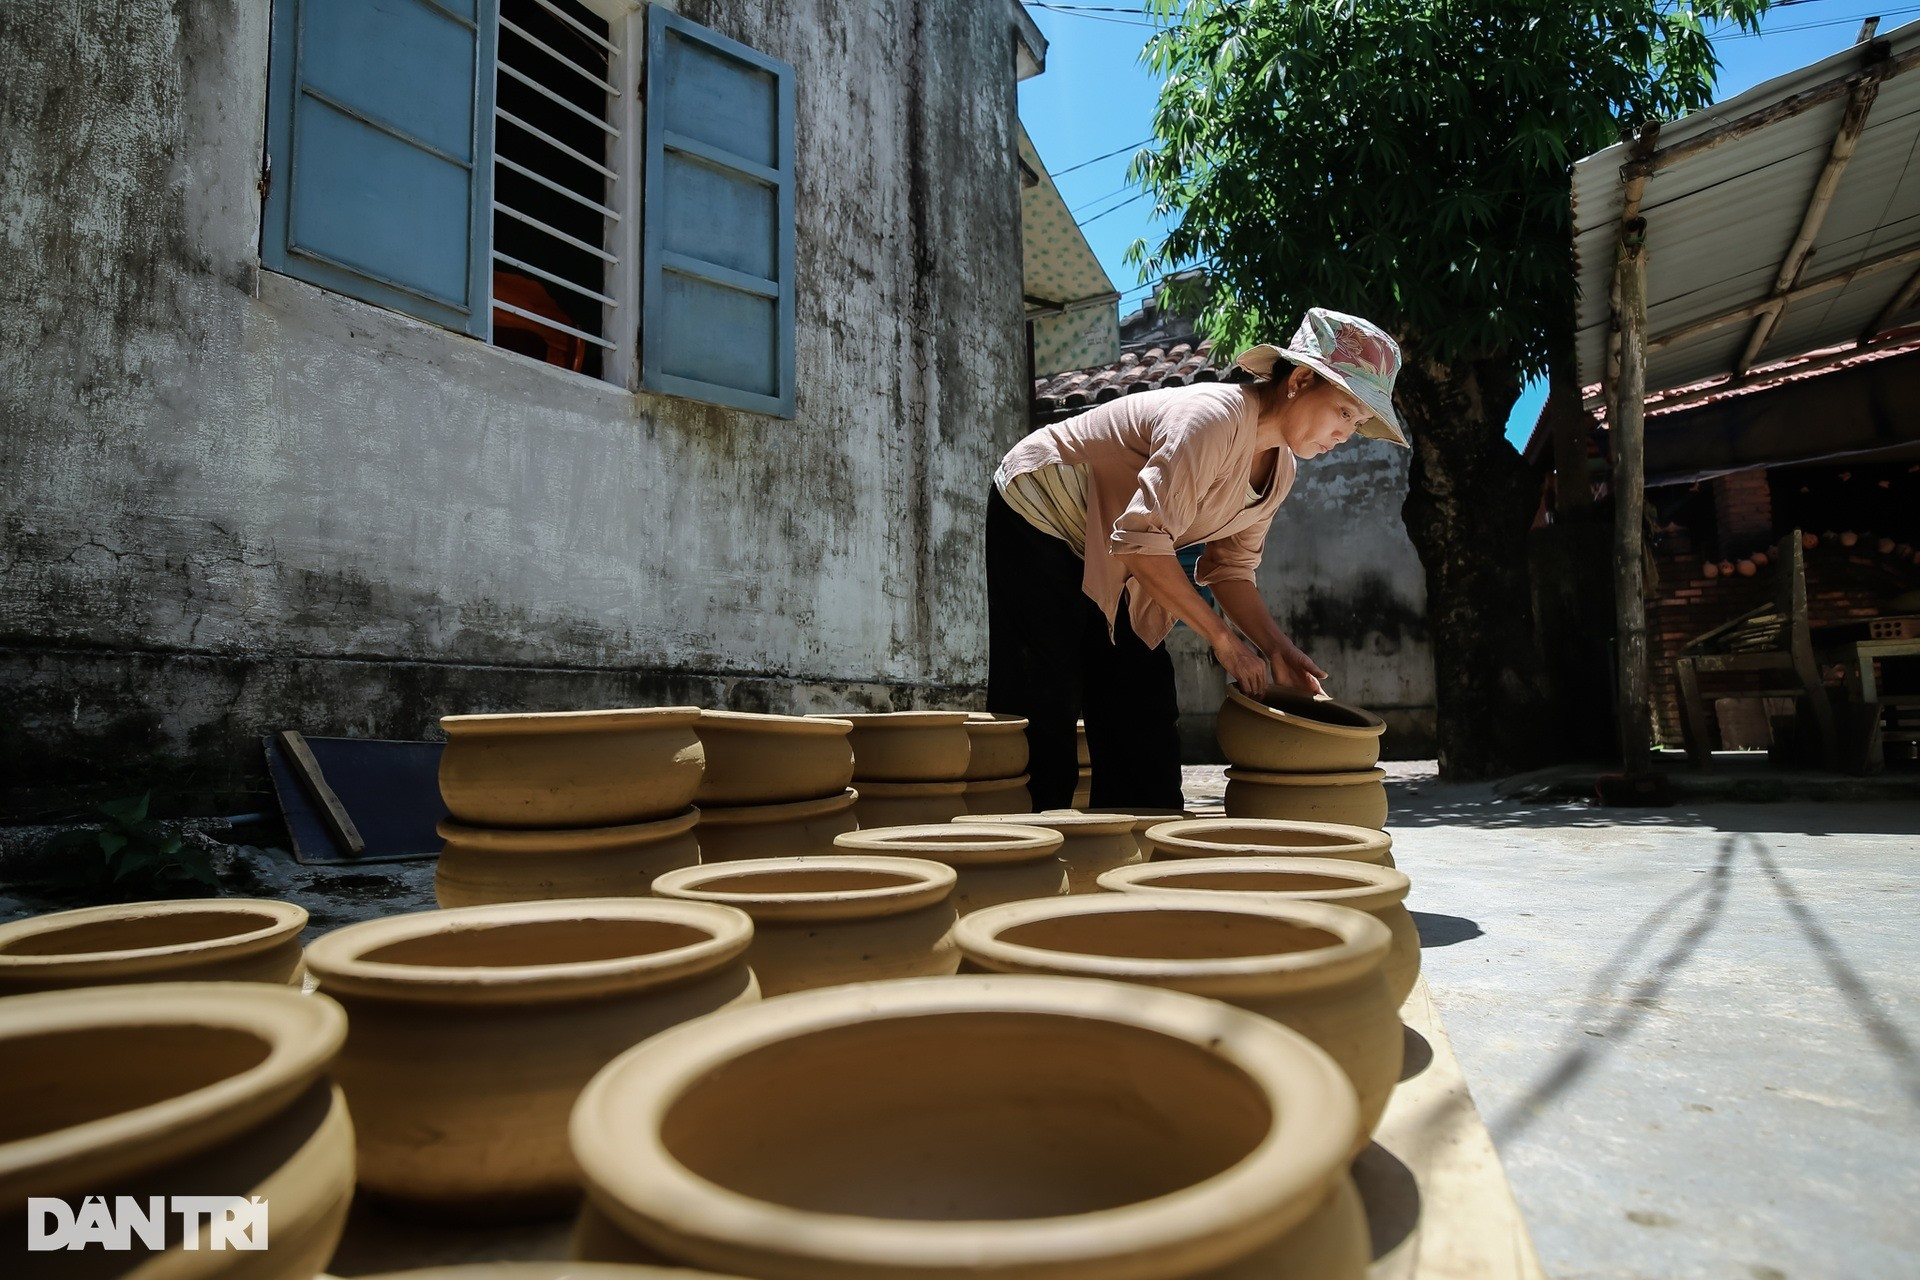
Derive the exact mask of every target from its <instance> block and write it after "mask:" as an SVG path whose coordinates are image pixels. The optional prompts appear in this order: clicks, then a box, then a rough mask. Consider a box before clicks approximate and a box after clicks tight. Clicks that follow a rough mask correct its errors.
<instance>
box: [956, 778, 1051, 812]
mask: <svg viewBox="0 0 1920 1280" xmlns="http://www.w3.org/2000/svg"><path fill="white" fill-rule="evenodd" d="M960 799H961V803H963V804H965V805H966V807H967V812H968V813H1032V812H1033V793H1032V792H1031V791H1028V790H1027V775H1026V774H1024V773H1023V774H1021V775H1020V776H1019V777H1017V778H988V779H985V780H983V781H980V782H969V783H967V784H966V788H965V790H963V791H962V792H961V794H960Z"/></svg>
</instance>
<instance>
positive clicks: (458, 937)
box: [308, 872, 759, 1216]
mask: <svg viewBox="0 0 1920 1280" xmlns="http://www.w3.org/2000/svg"><path fill="white" fill-rule="evenodd" d="M667 874H669V875H671V874H674V873H672V872H668V873H667ZM752 938H753V922H752V921H751V920H749V919H748V918H747V917H746V916H745V915H743V914H742V913H740V912H738V911H735V910H733V909H731V908H728V907H719V906H714V905H711V904H709V903H704V902H668V901H662V900H660V899H657V898H584V899H561V900H557V901H551V902H516V903H505V904H502V905H498V906H487V907H463V908H458V909H455V910H450V911H429V912H422V913H419V914H415V915H401V916H388V917H386V918H385V919H380V920H369V921H367V922H365V923H362V924H355V925H348V926H347V927H346V928H344V929H336V930H335V931H334V932H332V933H330V934H327V935H326V936H325V937H322V938H320V939H319V940H318V941H316V942H315V943H314V944H313V945H312V946H311V947H309V948H308V965H309V967H310V968H311V969H312V971H313V974H314V976H315V977H316V978H318V979H319V982H320V989H321V990H322V991H324V992H326V993H327V994H329V995H331V996H334V997H335V998H336V999H338V1000H339V1001H340V1003H341V1004H343V1005H344V1006H346V1009H347V1013H348V1016H349V1017H350V1019H351V1021H352V1030H351V1032H350V1033H349V1035H348V1037H347V1046H346V1051H345V1052H344V1053H343V1054H342V1055H341V1058H340V1064H339V1067H338V1069H337V1071H336V1074H337V1076H338V1078H339V1080H340V1083H341V1085H342V1087H344V1088H345V1089H346V1091H347V1100H348V1102H349V1104H350V1105H351V1106H352V1108H353V1120H354V1127H355V1129H356V1131H357V1132H358V1133H359V1135H360V1185H361V1186H362V1187H363V1188H364V1189H365V1190H367V1191H370V1192H373V1193H374V1194H376V1195H379V1196H382V1197H385V1198H388V1199H390V1200H396V1201H400V1202H403V1203H405V1204H407V1205H410V1206H412V1207H414V1208H416V1209H421V1210H428V1211H432V1212H435V1213H436V1214H441V1215H468V1216H483V1215H486V1216H492V1215H498V1214H509V1215H511V1214H525V1215H537V1214H540V1213H543V1212H551V1211H554V1210H556V1209H564V1208H565V1207H566V1206H567V1205H568V1204H569V1203H570V1202H571V1201H572V1198H573V1196H574V1194H575V1192H576V1190H577V1187H578V1174H577V1171H576V1169H575V1168H574V1165H573V1158H572V1156H571V1155H570V1154H569V1153H568V1150H567V1144H566V1134H565V1128H566V1117H567V1111H568V1109H569V1108H570V1107H571V1106H572V1105H573V1099H574V1097H575V1095H577V1094H578V1093H579V1091H580V1088H581V1086H582V1085H584V1084H585V1083H586V1082H587V1081H588V1079H590V1078H591V1077H592V1075H593V1073H594V1072H595V1071H598V1070H599V1069H600V1068H601V1067H602V1066H605V1065H606V1064H607V1062H609V1061H610V1060H611V1059H612V1058H613V1057H614V1056H615V1055H617V1054H619V1053H621V1052H623V1051H625V1050H626V1049H627V1048H629V1047H630V1046H632V1045H633V1044H634V1043H635V1042H637V1041H639V1040H643V1039H645V1038H646V1037H647V1036H650V1035H652V1034H654V1033H655V1032H657V1031H660V1030H662V1029H663V1028H665V1027H669V1026H672V1025H673V1024H674V1023H676V1022H684V1021H686V1020H687V1019H688V1018H696V1017H699V1016H700V1015H701V1014H704V1013H711V1012H712V1011H713V1010H715V1009H720V1008H724V1007H726V1006H727V1005H730V1004H737V1003H741V1002H743V1001H751V1000H756V999H758V998H759V988H758V987H757V986H756V985H755V983H754V979H753V973H752V972H751V971H750V970H749V969H748V968H747V963H746V959H745V956H746V950H747V944H748V943H749V942H750V941H751V940H752Z"/></svg>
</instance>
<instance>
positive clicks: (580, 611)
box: [0, 0, 1024, 813]
mask: <svg viewBox="0 0 1920 1280" xmlns="http://www.w3.org/2000/svg"><path fill="white" fill-rule="evenodd" d="M676 7H677V8H679V9H680V10H681V11H682V12H684V13H686V14H687V15H688V16H689V17H691V18H693V19H694V20H695V21H698V22H702V23H704V24H706V25H709V26H711V27H714V28H716V29H718V30H719V31H721V32H722V33H724V34H726V35H728V36H731V37H733V38H735V39H738V40H741V41H744V42H745V43H747V44H749V45H751V46H753V47H754V48H757V49H760V50H763V51H765V52H767V53H770V54H772V55H774V56H776V57H780V58H783V59H785V60H787V61H789V62H791V63H792V64H793V65H794V67H795V69H796V72H797V77H796V82H797V88H798V112H799V118H798V124H797V130H796V132H797V137H798V147H799V154H798V166H797V167H798V175H799V176H798V188H797V200H796V206H797V216H798V236H797V254H798V257H797V271H798V279H799V281H800V288H799V299H798V350H797V367H798V414H797V417H796V419H795V420H794V421H792V422H782V421H776V420H773V419H769V418H765V417H759V416H756V415H752V414H747V413H739V412H734V411H730V410H724V409H719V408H714V407H711V406H703V405H696V404H692V403H688V402H684V401H676V400H670V399H666V398H662V397H652V396H645V395H639V396H636V395H631V394H628V393H627V392H625V391H624V390H621V389H619V388H615V387H612V386H609V385H606V384H603V383H599V382H595V381H592V380H590V379H588V378H585V377H582V376H580V375H574V374H568V373H566V372H564V371H560V370H556V369H553V368H550V367H547V366H544V365H540V364H537V363H535V362H533V361H530V360H526V359H523V358H521V357H518V356H515V355H512V354H510V353H507V352H504V351H500V350H496V349H493V348H490V347H486V346H484V345H481V344H479V343H477V342H474V341H472V340H470V339H467V338H463V337H460V336H457V335H454V334H451V333H448V332H445V331H442V330H439V329H436V328H433V327H431V326H429V325H425V324H421V323H418V322H415V321H412V320H409V319H407V318H405V317H402V316H399V315H396V314H393V313H391V312H386V311H382V310H380V309H377V308H374V307H371V306H367V305H364V304H361V303H358V302H355V301H352V300H349V299H346V298H342V297H339V296H336V295H332V294H328V293H325V292H322V291H320V290H318V289H315V288H312V287H310V286H307V285H305V284H301V283H299V282H297V281H294V280H291V279H288V278H285V277H281V276H277V275H274V274H272V273H269V272H265V271H263V270H261V269H260V268H259V266H258V262H259V251H258V235H259V226H260V198H259V194H258V191H257V178H258V171H259V158H260V155H261V152H262V139H263V131H264V124H265V111H266V106H265V103H266V88H267V86H266V70H267V29H268V6H267V5H266V4H263V3H258V2H257V0H171V2H169V0H82V3H80V4H79V5H73V4H67V3H56V2H55V0H8V3H6V4H4V5H0V148H4V161H3V166H4V167H0V425H3V428H4V429H3V431H0V486H4V493H5V507H4V520H5V524H4V529H0V698H4V699H5V701H6V703H7V704H8V705H9V707H10V708H14V709H15V714H14V718H13V720H12V723H10V724H9V725H8V726H7V727H6V729H5V731H4V732H0V771H4V772H5V773H6V774H7V776H8V779H9V780H10V781H9V782H7V783H5V784H0V785H4V786H6V787H7V788H10V789H11V791H12V792H14V793H16V794H10V795H9V796H8V797H7V798H6V799H5V804H6V807H7V809H8V810H10V811H12V812H15V813H19V812H24V811H28V810H32V809H34V808H35V807H36V806H37V805H39V804H41V803H42V802H43V801H44V799H45V795H46V792H47V790H48V789H49V788H51V787H56V786H62V785H66V784H75V785H77V786H80V787H81V788H82V789H86V787H87V786H88V785H90V784H91V785H94V786H96V788H97V787H107V788H112V787H123V786H126V785H128V784H130V783H136V782H138V781H139V780H140V779H141V778H142V777H145V776H151V775H150V774H148V773H145V772H143V770H146V769H148V768H149V767H150V766H157V764H159V763H161V762H171V764H172V765H174V766H177V767H178V769H179V770H180V771H181V773H180V776H182V777H192V778H194V779H196V780H199V781H200V782H203V783H204V784H205V785H206V786H207V787H208V788H210V789H213V790H221V789H227V788H230V787H231V786H232V785H235V783H236V780H238V781H241V782H244V781H247V780H250V779H253V778H255V777H257V771H255V770H254V768H253V766H252V764H251V762H250V758H251V753H253V752H254V750H255V749H254V748H253V747H252V745H251V739H252V737H253V736H254V735H256V734H258V733H260V732H263V731H265V730H266V729H268V728H271V727H278V726H281V725H297V726H299V727H301V728H303V729H306V730H308V731H311V732H316V733H328V732H349V733H355V734H365V735H369V736H404V737H412V736H419V735H422V734H425V733H427V732H429V731H430V729H431V726H432V723H433V720H434V718H435V717H436V716H437V715H439V714H441V713H447V712H458V711H477V710H489V709H507V708H522V707H536V706H537V707H561V706H591V705H604V704H606V703H608V702H622V701H655V700H662V699H669V700H670V699H685V700H693V701H702V702H709V703H715V702H721V701H733V702H736V703H739V704H741V705H763V706H770V707H773V708H775V709H781V708H785V707H789V706H795V707H802V708H805V709H814V708H817V707H821V706H836V705H837V706H845V705H848V704H851V703H862V704H867V705H880V706H886V705H899V704H907V703H914V702H926V701H952V700H964V699H966V698H967V697H969V696H970V695H971V693H972V692H973V690H974V689H975V688H976V687H977V686H978V684H979V683H980V682H981V681H982V680H983V679H984V670H985V647H986V646H985V623H984V618H985V609H984V594H985V591H984V578H983V570H982V567H981V563H980V560H981V555H980V553H981V547H980V528H981V523H982V513H983V510H984V498H985V488H986V483H987V481H986V477H987V476H988V475H989V474H990V473H991V468H992V463H993V461H994V459H996V458H997V457H998V456H999V454H1000V453H1001V452H1003V451H1004V449H1005V448H1006V447H1007V446H1008V445H1009V444H1010V443H1011V442H1012V441H1013V440H1014V439H1016V438H1017V437H1018V435H1019V434H1020V433H1021V430H1022V410H1023V405H1024V388H1023V386H1022V377H1023V374H1024V369H1023V346H1022V342H1021V338H1020V332H1021V330H1020V314H1021V313H1020V252H1019V246H1020V237H1019V225H1018V216H1019V214H1018V195H1017V192H1018V187H1017V180H1016V177H1015V172H1014V159H1013V157H1014V150H1013V127H1014V111H1015V102H1014V89H1013V68H1012V35H1011V18H1010V15H1009V13H1008V11H1007V10H1006V9H1005V8H1004V7H1003V6H1001V5H999V4H980V3H977V2H976V0H876V2H875V3H872V4H865V5H852V6H849V5H844V4H841V3H839V2H838V0H732V2H726V0H682V2H681V3H680V4H678V5H677V6H676ZM143 762H145V763H143ZM22 789H24V791H25V792H27V793H30V794H17V793H18V792H20V791H21V790H22Z"/></svg>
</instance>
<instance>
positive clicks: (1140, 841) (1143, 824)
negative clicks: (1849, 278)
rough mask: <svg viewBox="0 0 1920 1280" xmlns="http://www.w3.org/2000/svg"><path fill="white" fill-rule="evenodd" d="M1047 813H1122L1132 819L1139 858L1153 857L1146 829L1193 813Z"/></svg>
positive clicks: (1113, 811) (1114, 811) (1105, 810)
mask: <svg viewBox="0 0 1920 1280" xmlns="http://www.w3.org/2000/svg"><path fill="white" fill-rule="evenodd" d="M1046 812H1047V813H1100V814H1118V813H1124V814H1126V815H1127V816H1128V817H1130V818H1132V819H1133V842H1134V843H1135V844H1136V845H1138V846H1139V848H1140V856H1141V857H1143V858H1150V857H1152V856H1153V846H1152V845H1151V844H1149V843H1148V842H1147V828H1148V827H1157V826H1159V825H1160V824H1161V823H1163V822H1175V821H1178V820H1179V819H1181V818H1191V817H1192V816H1193V813H1192V811H1191V810H1187V809H1114V808H1101V809H1048V810H1046Z"/></svg>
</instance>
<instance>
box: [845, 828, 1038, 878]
mask: <svg viewBox="0 0 1920 1280" xmlns="http://www.w3.org/2000/svg"><path fill="white" fill-rule="evenodd" d="M998 825H999V826H1000V827H1002V828H1004V829H1002V830H996V831H994V832H993V833H992V834H993V835H995V836H998V837H1000V838H999V839H997V840H984V841H983V840H962V839H959V838H958V837H957V836H956V834H955V832H954V830H953V826H954V824H953V823H951V822H919V823H913V824H911V825H908V826H903V827H865V828H863V829H861V830H859V831H849V832H847V833H846V834H845V835H839V836H835V837H834V838H833V843H834V845H835V846H836V847H837V848H841V849H855V850H858V851H860V852H861V853H865V854H880V853H881V851H883V850H884V851H886V852H888V853H891V854H893V855H895V856H903V855H904V854H905V851H907V850H911V851H912V852H913V854H915V855H919V856H923V857H925V858H927V859H928V860H929V861H932V862H941V863H945V864H946V865H947V866H950V867H972V866H983V867H984V866H1000V865H1002V864H1004V863H1009V862H1038V861H1039V860H1040V859H1042V858H1049V857H1052V856H1054V855H1055V854H1057V853H1059V851H1060V846H1061V845H1062V844H1064V843H1066V838H1065V837H1064V836H1062V835H1061V834H1060V833H1059V832H1058V831H1053V830H1050V829H1049V828H1046V827H1030V826H1022V825H1020V824H1018V823H1011V822H1009V823H1001V824H998ZM896 842H899V843H896Z"/></svg>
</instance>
